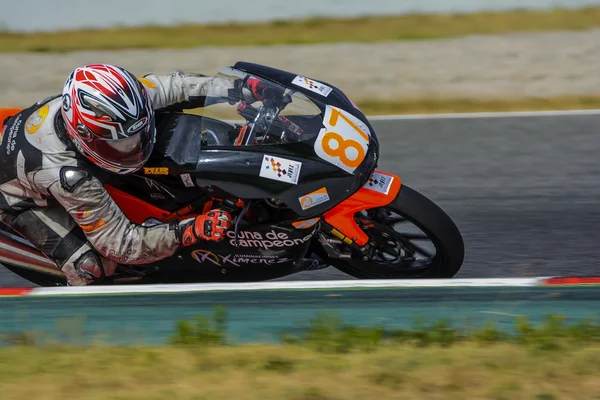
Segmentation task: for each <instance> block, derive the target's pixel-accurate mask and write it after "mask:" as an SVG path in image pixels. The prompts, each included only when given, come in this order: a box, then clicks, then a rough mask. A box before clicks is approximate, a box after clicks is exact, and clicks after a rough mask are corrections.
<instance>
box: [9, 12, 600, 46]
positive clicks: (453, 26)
mask: <svg viewBox="0 0 600 400" xmlns="http://www.w3.org/2000/svg"><path fill="white" fill-rule="evenodd" d="M599 26H600V8H598V7H588V8H581V9H560V8H556V9H551V10H545V11H519V10H515V11H509V12H479V13H472V14H450V15H435V14H413V15H404V16H386V17H360V18H350V19H331V18H312V19H308V20H300V21H274V22H270V23H244V24H242V23H231V24H216V25H180V26H144V27H135V28H125V27H115V28H110V29H103V30H98V29H89V30H78V31H58V32H51V33H45V32H40V33H32V34H23V33H10V32H2V33H0V52H65V51H76V50H86V51H88V50H120V49H133V48H137V49H158V48H190V47H202V46H249V45H276V44H316V43H333V42H348V41H352V42H378V41H391V40H419V39H438V38H448V37H457V36H464V35H469V34H500V33H507V32H535V31H555V30H585V29H590V28H596V27H599Z"/></svg>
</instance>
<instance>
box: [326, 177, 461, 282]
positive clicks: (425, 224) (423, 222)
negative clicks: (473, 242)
mask: <svg viewBox="0 0 600 400" xmlns="http://www.w3.org/2000/svg"><path fill="white" fill-rule="evenodd" d="M367 211H368V212H372V211H374V212H377V213H382V212H385V213H386V214H390V213H394V214H397V215H398V216H400V217H402V218H403V219H404V220H405V222H410V223H412V224H413V225H414V226H416V227H417V228H419V230H420V231H422V233H421V235H422V236H423V238H426V240H428V241H429V242H430V243H431V244H433V246H434V247H435V255H433V256H432V257H431V258H430V259H429V260H427V261H426V262H425V263H424V262H423V261H421V264H423V263H424V265H423V266H422V267H423V268H420V269H416V268H406V265H407V264H408V263H409V262H410V260H409V258H406V260H407V261H406V262H404V261H398V260H396V261H395V262H393V263H392V262H382V261H379V262H377V261H375V259H373V260H370V261H364V260H363V258H362V256H361V255H360V254H353V256H352V258H350V259H331V258H327V262H328V263H329V264H330V265H332V266H334V267H335V268H337V269H339V270H340V271H342V272H345V273H347V274H348V275H351V276H353V277H355V278H359V279H431V278H452V277H453V276H454V275H456V274H457V273H458V271H459V270H460V268H461V266H462V264H463V260H464V251H465V249H464V241H463V238H462V235H461V234H460V231H459V230H458V228H457V226H456V225H455V223H454V222H453V221H452V219H451V218H450V217H449V216H448V215H447V214H446V213H445V212H444V211H443V210H442V209H441V208H440V207H439V206H437V205H436V204H435V203H434V202H432V201H431V200H429V199H428V198H427V197H425V196H423V195H422V194H420V193H418V192H417V191H415V190H413V189H411V188H410V187H408V186H404V185H403V186H402V187H401V188H400V191H399V192H398V195H397V196H396V198H395V199H394V200H393V201H392V202H391V203H390V204H388V205H387V206H385V207H381V208H379V209H375V210H367ZM355 218H357V216H355ZM362 219H363V220H364V219H365V218H364V217H362ZM357 222H359V220H358V219H357ZM360 225H361V224H360V223H359V226H360ZM385 226H386V225H384V224H381V223H375V226H374V227H367V226H363V229H365V230H366V231H367V233H368V234H369V237H370V238H371V239H373V237H376V236H378V235H379V234H380V232H388V233H390V237H394V242H395V243H400V242H403V241H405V240H406V238H402V234H401V233H398V232H395V231H393V230H391V231H389V230H387V229H386V228H385ZM392 229H393V227H392ZM381 234H383V235H385V233H381ZM395 234H397V235H395ZM423 234H424V235H423ZM384 240H385V241H386V244H387V243H389V242H387V240H388V239H384ZM417 240H423V239H417ZM409 246H410V245H409ZM402 247H404V246H402V245H400V244H399V245H398V249H397V250H398V251H400V248H402ZM405 250H406V249H404V251H405ZM319 253H321V252H319ZM319 255H320V256H323V253H321V254H319Z"/></svg>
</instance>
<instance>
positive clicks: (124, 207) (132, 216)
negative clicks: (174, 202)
mask: <svg viewBox="0 0 600 400" xmlns="http://www.w3.org/2000/svg"><path fill="white" fill-rule="evenodd" d="M104 187H105V189H106V191H107V192H108V194H109V195H110V197H112V198H113V200H114V201H115V203H117V205H118V206H119V208H120V209H121V211H123V214H125V216H126V217H127V218H128V219H129V220H130V221H131V222H133V223H135V224H138V225H140V224H142V223H143V222H144V221H145V220H147V219H148V218H156V219H158V220H160V221H164V220H165V218H166V217H167V216H169V212H168V211H165V210H162V209H160V208H158V207H155V206H153V205H152V204H150V203H146V202H145V201H144V200H140V199H138V198H137V197H134V196H132V195H130V194H128V193H125V192H123V191H121V190H119V189H117V188H115V187H113V186H110V185H105V186H104Z"/></svg>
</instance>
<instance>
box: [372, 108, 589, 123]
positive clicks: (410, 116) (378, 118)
mask: <svg viewBox="0 0 600 400" xmlns="http://www.w3.org/2000/svg"><path fill="white" fill-rule="evenodd" d="M598 114H600V109H598V110H555V111H514V112H481V113H448V114H397V115H374V116H368V115H367V118H368V119H369V121H400V120H411V119H457V118H475V119H477V118H514V117H569V116H580V115H598Z"/></svg>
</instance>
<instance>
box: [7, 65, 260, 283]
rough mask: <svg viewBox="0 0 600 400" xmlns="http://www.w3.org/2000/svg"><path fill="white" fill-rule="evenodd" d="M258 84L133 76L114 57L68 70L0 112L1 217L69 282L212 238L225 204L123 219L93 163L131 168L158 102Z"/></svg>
mask: <svg viewBox="0 0 600 400" xmlns="http://www.w3.org/2000/svg"><path fill="white" fill-rule="evenodd" d="M261 89H262V87H261V85H260V81H259V80H258V79H252V78H251V79H247V80H246V81H243V82H240V81H239V80H237V81H235V84H234V85H233V86H232V83H231V81H230V80H228V79H222V78H219V77H215V76H205V75H200V74H190V73H184V72H182V71H179V70H175V71H173V72H171V73H170V74H168V75H166V76H159V75H157V74H148V75H145V76H144V77H142V78H140V79H138V78H136V77H135V76H134V75H133V74H132V73H130V72H129V71H127V70H125V69H123V68H121V67H118V66H115V65H109V64H89V65H84V66H81V67H78V68H76V69H75V70H74V71H73V72H71V74H70V75H69V76H68V78H67V80H66V82H65V84H64V88H63V91H62V96H60V95H58V96H54V97H50V98H47V99H44V100H42V101H40V102H37V103H35V104H34V105H33V106H31V107H29V108H27V109H25V110H23V111H21V112H19V113H17V114H16V115H10V116H8V118H6V116H4V117H2V118H0V123H2V130H1V131H0V132H2V133H0V221H2V222H4V223H5V224H7V225H8V226H10V227H11V228H12V229H13V230H15V231H17V232H18V233H20V234H21V235H22V236H23V237H25V238H26V239H27V240H29V241H30V242H31V243H32V244H33V245H34V246H35V247H36V248H37V249H38V250H40V251H41V252H42V253H44V254H45V255H46V256H47V257H48V258H49V259H50V260H52V261H53V262H54V263H55V264H56V265H57V266H58V267H59V268H60V269H61V271H62V272H63V273H64V275H65V276H66V278H67V282H68V285H71V286H84V285H88V284H91V283H94V282H100V281H102V280H103V279H104V278H105V277H109V276H112V275H113V274H114V271H115V269H116V267H117V263H121V264H142V263H143V264H145V263H149V262H152V261H157V260H161V259H163V258H166V257H169V256H171V255H173V254H174V253H175V252H176V251H177V250H178V249H179V248H180V247H181V246H190V245H193V244H194V243H196V242H197V241H198V240H207V241H221V240H222V239H223V238H224V232H225V231H226V230H227V229H228V228H229V225H230V222H231V216H230V214H229V213H228V212H226V211H223V210H220V209H214V210H211V211H209V212H207V213H206V214H204V215H201V216H198V217H196V218H191V219H188V220H184V221H181V222H179V223H177V222H172V223H168V224H166V223H163V224H158V225H154V226H151V227H145V226H140V225H137V224H134V223H132V222H131V221H130V220H128V219H127V218H126V217H125V215H124V214H123V212H122V211H121V209H120V208H119V207H118V206H117V204H116V203H115V202H114V200H113V199H112V198H111V197H110V196H109V194H108V192H107V191H106V190H105V188H104V186H103V184H102V182H101V180H100V179H99V178H98V177H97V176H96V175H98V174H95V171H97V168H102V169H104V170H107V171H110V172H112V173H116V174H130V173H133V172H135V171H137V170H139V169H140V168H141V167H142V166H143V165H144V164H145V163H146V161H147V160H148V158H149V156H150V154H151V152H152V149H153V145H154V143H155V139H156V135H157V134H160V132H156V128H155V118H154V116H155V112H156V111H157V110H162V109H168V108H171V107H175V108H179V109H185V108H195V107H200V106H202V105H204V102H205V101H206V98H207V96H215V97H216V98H229V99H231V100H230V103H231V104H235V102H237V101H239V99H240V98H243V99H248V100H249V101H256V100H258V99H260V90H261ZM2 120H4V121H2Z"/></svg>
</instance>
